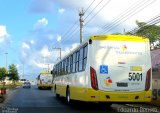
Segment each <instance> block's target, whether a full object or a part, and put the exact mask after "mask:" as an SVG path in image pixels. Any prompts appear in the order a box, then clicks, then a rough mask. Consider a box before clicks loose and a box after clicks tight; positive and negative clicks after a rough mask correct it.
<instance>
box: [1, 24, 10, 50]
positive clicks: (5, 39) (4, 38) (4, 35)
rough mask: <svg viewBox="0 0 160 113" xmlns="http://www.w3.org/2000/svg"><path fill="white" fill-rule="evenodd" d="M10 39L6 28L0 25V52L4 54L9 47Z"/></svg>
mask: <svg viewBox="0 0 160 113" xmlns="http://www.w3.org/2000/svg"><path fill="white" fill-rule="evenodd" d="M10 44H11V39H10V34H9V33H8V32H7V28H6V26H4V25H0V50H1V52H6V51H7V50H8V48H9V47H10Z"/></svg>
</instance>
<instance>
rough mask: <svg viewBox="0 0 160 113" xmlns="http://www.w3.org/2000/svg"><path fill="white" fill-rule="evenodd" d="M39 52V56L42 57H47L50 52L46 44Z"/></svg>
mask: <svg viewBox="0 0 160 113" xmlns="http://www.w3.org/2000/svg"><path fill="white" fill-rule="evenodd" d="M40 54H41V56H43V57H49V56H50V55H51V54H50V51H49V50H48V46H46V45H45V46H43V48H42V50H41V51H40Z"/></svg>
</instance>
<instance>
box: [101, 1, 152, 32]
mask: <svg viewBox="0 0 160 113" xmlns="http://www.w3.org/2000/svg"><path fill="white" fill-rule="evenodd" d="M153 2H155V0H154V1H153V0H152V1H151V3H149V4H147V5H145V4H146V3H148V1H147V2H145V3H144V4H142V6H143V5H145V6H144V7H142V6H139V7H138V8H136V9H135V10H134V11H133V12H131V13H129V14H128V15H127V16H125V17H123V18H121V19H120V20H118V21H117V22H115V23H114V24H112V25H111V26H109V27H106V28H105V30H104V32H102V33H106V32H108V31H110V30H112V29H113V28H115V27H117V26H119V25H120V24H121V23H123V22H125V21H126V20H128V19H129V18H130V17H132V16H134V15H135V14H137V13H138V12H140V11H142V10H143V9H145V8H146V7H147V6H149V5H151V4H152V3H153ZM141 7H142V8H141ZM139 8H140V9H139ZM119 22H120V23H119Z"/></svg>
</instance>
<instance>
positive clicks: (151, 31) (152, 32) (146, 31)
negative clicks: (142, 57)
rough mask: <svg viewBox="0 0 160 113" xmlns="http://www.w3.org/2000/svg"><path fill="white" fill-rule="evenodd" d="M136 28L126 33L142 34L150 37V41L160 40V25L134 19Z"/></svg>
mask: <svg viewBox="0 0 160 113" xmlns="http://www.w3.org/2000/svg"><path fill="white" fill-rule="evenodd" d="M136 24H137V26H138V28H136V29H135V30H134V32H127V33H126V34H130V35H137V36H143V37H146V38H149V39H150V43H151V44H153V42H155V41H157V40H160V26H158V25H149V24H147V23H145V22H139V21H136Z"/></svg>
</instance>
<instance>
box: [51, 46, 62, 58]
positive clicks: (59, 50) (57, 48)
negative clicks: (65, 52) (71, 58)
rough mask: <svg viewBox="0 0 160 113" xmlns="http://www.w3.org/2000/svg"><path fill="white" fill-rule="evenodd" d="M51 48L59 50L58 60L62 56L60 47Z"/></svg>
mask: <svg viewBox="0 0 160 113" xmlns="http://www.w3.org/2000/svg"><path fill="white" fill-rule="evenodd" d="M53 49H55V50H59V58H60V60H61V58H62V55H61V48H53Z"/></svg>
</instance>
